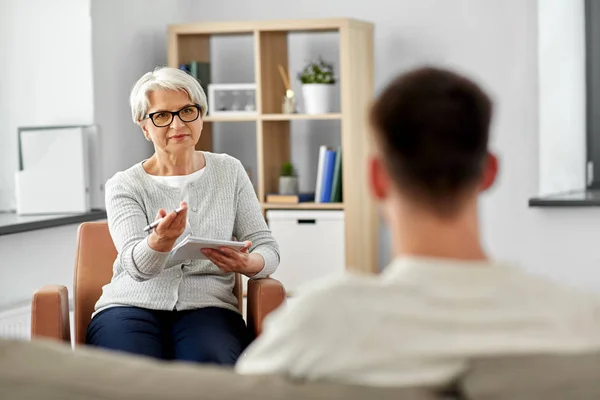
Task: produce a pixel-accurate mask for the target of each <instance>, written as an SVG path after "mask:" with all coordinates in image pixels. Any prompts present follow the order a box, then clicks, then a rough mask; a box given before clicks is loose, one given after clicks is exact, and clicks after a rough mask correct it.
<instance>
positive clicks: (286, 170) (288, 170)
mask: <svg viewBox="0 0 600 400" xmlns="http://www.w3.org/2000/svg"><path fill="white" fill-rule="evenodd" d="M281 176H294V166H293V165H292V163H291V162H285V163H283V165H282V166H281Z"/></svg>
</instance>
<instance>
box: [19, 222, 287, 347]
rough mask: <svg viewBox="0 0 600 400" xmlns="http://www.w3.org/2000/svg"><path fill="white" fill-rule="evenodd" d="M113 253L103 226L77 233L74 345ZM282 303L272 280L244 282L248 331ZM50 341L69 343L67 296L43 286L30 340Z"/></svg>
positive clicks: (59, 288)
mask: <svg viewBox="0 0 600 400" xmlns="http://www.w3.org/2000/svg"><path fill="white" fill-rule="evenodd" d="M116 257H117V250H116V249H115V246H114V244H113V241H112V238H111V237H110V233H109V231H108V224H107V223H106V222H85V223H83V224H81V225H80V226H79V229H78V232H77V255H76V260H75V279H74V282H73V290H74V291H75V293H74V295H75V296H74V303H75V304H74V306H75V310H74V311H75V345H82V344H85V336H86V330H87V326H88V324H89V323H90V320H91V316H92V312H93V311H94V305H95V303H96V301H97V300H98V299H99V298H100V294H101V292H102V286H103V285H105V284H106V283H108V282H110V279H111V277H112V270H113V262H114V260H115V259H116ZM241 281H242V280H241V277H240V275H239V274H236V277H235V287H234V293H235V296H236V297H237V299H238V307H239V309H240V311H242V304H243V303H242V297H243V295H242V283H241ZM284 301H285V289H284V288H283V286H282V284H281V283H280V282H279V281H277V280H275V279H272V278H265V279H256V280H254V279H251V280H249V281H248V293H247V315H246V321H247V324H248V327H249V328H250V329H251V331H252V332H253V333H254V335H255V336H258V335H259V334H260V333H261V330H262V322H263V319H264V318H265V316H266V315H267V314H269V313H270V312H271V311H273V310H274V309H275V308H277V307H279V305H281V304H282V303H283V302H284ZM40 337H45V338H53V339H57V340H61V341H65V342H70V341H71V330H70V323H69V295H68V291H67V288H66V287H65V286H63V285H46V286H43V287H41V288H40V289H38V290H37V291H36V292H35V294H34V295H33V300H32V308H31V338H32V339H35V338H40Z"/></svg>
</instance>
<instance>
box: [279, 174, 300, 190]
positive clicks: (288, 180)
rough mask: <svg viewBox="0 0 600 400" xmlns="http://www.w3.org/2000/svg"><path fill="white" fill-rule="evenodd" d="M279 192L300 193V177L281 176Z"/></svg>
mask: <svg viewBox="0 0 600 400" xmlns="http://www.w3.org/2000/svg"><path fill="white" fill-rule="evenodd" d="M279 194H283V195H291V194H298V177H296V176H280V177H279Z"/></svg>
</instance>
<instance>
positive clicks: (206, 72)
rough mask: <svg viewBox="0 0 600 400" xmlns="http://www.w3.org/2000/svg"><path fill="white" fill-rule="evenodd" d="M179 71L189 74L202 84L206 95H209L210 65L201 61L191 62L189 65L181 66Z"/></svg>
mask: <svg viewBox="0 0 600 400" xmlns="http://www.w3.org/2000/svg"><path fill="white" fill-rule="evenodd" d="M179 69H181V70H183V71H185V72H187V73H188V74H190V75H191V76H193V77H194V78H196V79H197V80H198V81H199V82H200V86H202V89H204V93H208V85H209V84H210V83H211V79H210V63H208V62H200V61H190V62H189V63H188V64H180V65H179Z"/></svg>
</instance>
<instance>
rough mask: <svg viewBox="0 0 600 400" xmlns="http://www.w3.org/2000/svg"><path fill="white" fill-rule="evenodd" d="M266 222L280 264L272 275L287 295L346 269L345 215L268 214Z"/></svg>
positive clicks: (321, 212) (323, 212)
mask: <svg viewBox="0 0 600 400" xmlns="http://www.w3.org/2000/svg"><path fill="white" fill-rule="evenodd" d="M267 222H268V224H269V227H270V229H271V232H272V234H273V237H274V238H275V240H276V241H277V244H278V245H279V251H280V256H281V262H280V264H279V268H278V269H277V271H276V272H275V273H274V274H273V275H272V277H273V278H274V279H277V280H279V281H281V283H282V284H283V285H284V287H285V289H286V291H287V292H288V293H291V294H292V295H293V294H294V291H295V290H296V289H298V288H299V287H300V286H302V285H304V284H307V283H310V282H312V281H314V280H316V279H319V278H324V277H326V276H332V275H333V276H335V275H341V274H342V273H343V272H344V269H345V245H344V243H345V241H344V236H345V235H344V211H341V210H314V211H313V210H269V211H267Z"/></svg>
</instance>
